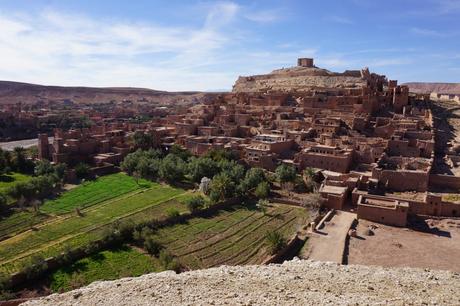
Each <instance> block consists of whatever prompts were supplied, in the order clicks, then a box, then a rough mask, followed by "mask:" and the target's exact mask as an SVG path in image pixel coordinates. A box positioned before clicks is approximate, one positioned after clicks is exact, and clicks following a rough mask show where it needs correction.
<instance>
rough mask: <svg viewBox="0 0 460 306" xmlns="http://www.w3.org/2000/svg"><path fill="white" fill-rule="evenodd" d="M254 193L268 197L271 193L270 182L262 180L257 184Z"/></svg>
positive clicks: (262, 197) (260, 197) (257, 195)
mask: <svg viewBox="0 0 460 306" xmlns="http://www.w3.org/2000/svg"><path fill="white" fill-rule="evenodd" d="M254 194H255V196H256V197H258V198H259V199H266V198H268V196H269V195H270V184H269V183H268V182H261V183H259V185H257V187H256V190H255V191H254Z"/></svg>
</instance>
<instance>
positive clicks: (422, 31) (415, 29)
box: [410, 27, 456, 38]
mask: <svg viewBox="0 0 460 306" xmlns="http://www.w3.org/2000/svg"><path fill="white" fill-rule="evenodd" d="M410 32H411V33H412V34H416V35H421V36H430V37H440V38H444V37H449V36H455V35H456V33H453V32H441V31H437V30H433V29H424V28H418V27H413V28H411V29H410Z"/></svg>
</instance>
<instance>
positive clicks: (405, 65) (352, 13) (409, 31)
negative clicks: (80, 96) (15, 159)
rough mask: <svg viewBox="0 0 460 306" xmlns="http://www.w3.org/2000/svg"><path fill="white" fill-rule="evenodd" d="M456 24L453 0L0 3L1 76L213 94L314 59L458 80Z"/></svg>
mask: <svg viewBox="0 0 460 306" xmlns="http://www.w3.org/2000/svg"><path fill="white" fill-rule="evenodd" d="M459 17H460V0H399V1H398V0H386V1H374V0H337V1H330V0H320V1H317V0H311V1H308V0H284V1H281V0H280V1H272V0H263V1H262V0H260V1H236V0H234V1H192V0H190V1H185V0H184V1H178V0H169V1H152V0H151V1H146V0H145V1H140V0H139V1H135V0H131V1H114V0H112V1H105V0H98V1H89V0H67V1H57V0H47V1H45V0H35V1H26V0H15V1H3V0H0V79H2V80H14V81H22V82H32V83H39V84H51V85H69V86H70V85H86V86H136V87H148V88H153V89H162V90H217V89H231V86H232V84H233V83H234V81H235V80H236V78H237V77H238V76H239V75H251V74H260V73H267V72H269V71H271V70H273V69H277V68H281V67H288V66H292V65H294V64H295V62H296V58H297V57H314V58H315V63H316V65H317V66H320V67H322V68H327V69H329V70H333V71H343V70H346V69H360V68H362V67H365V66H368V67H369V68H370V69H371V71H374V72H377V73H381V74H385V75H387V76H388V77H389V78H392V79H398V80H400V82H407V81H431V82H434V81H439V82H460V18H459Z"/></svg>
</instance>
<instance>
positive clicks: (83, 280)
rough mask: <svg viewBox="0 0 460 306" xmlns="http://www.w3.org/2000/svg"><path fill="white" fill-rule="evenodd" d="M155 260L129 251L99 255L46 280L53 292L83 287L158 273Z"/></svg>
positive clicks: (79, 261) (56, 272)
mask: <svg viewBox="0 0 460 306" xmlns="http://www.w3.org/2000/svg"><path fill="white" fill-rule="evenodd" d="M157 267H158V263H157V262H156V260H155V259H154V258H153V257H151V256H149V255H146V254H143V253H140V252H139V251H137V250H135V249H132V248H130V247H126V246H124V247H120V248H117V249H113V250H107V251H102V252H99V253H96V254H94V255H92V256H90V257H86V258H83V259H80V260H78V261H76V262H75V263H73V264H71V265H69V266H67V267H64V268H61V269H59V270H57V271H55V272H54V273H52V274H51V275H50V276H49V277H48V279H47V283H49V286H50V289H51V290H52V291H53V292H62V291H68V290H71V289H75V288H78V287H82V286H86V285H88V284H90V283H92V282H94V281H97V280H113V279H117V278H122V277H131V276H139V275H142V274H146V273H150V272H155V271H160V269H159V268H157Z"/></svg>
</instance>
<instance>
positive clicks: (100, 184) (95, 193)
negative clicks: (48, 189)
mask: <svg viewBox="0 0 460 306" xmlns="http://www.w3.org/2000/svg"><path fill="white" fill-rule="evenodd" d="M147 187H150V183H149V182H148V181H146V180H139V184H138V183H136V181H135V180H134V179H133V178H132V177H130V176H128V175H126V174H124V173H116V174H112V175H107V176H103V177H100V178H98V179H97V180H95V181H89V182H85V183H83V184H81V185H79V186H77V187H76V188H74V189H71V190H69V191H68V192H65V193H63V194H62V195H61V196H60V197H59V198H57V199H55V200H49V201H46V202H45V203H44V204H43V205H42V206H41V207H40V211H41V212H43V213H45V214H64V213H68V212H71V211H73V210H75V208H77V207H79V208H86V207H89V206H92V205H95V204H98V203H100V202H103V201H106V200H109V199H113V198H116V197H118V196H120V195H123V194H125V193H128V192H131V191H135V190H138V189H141V188H147Z"/></svg>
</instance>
